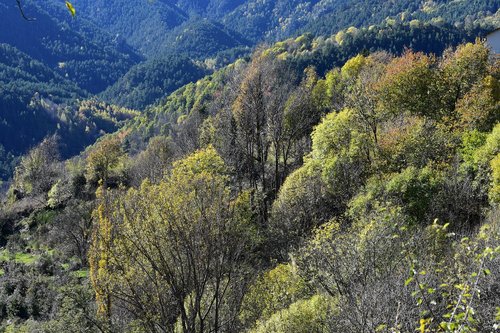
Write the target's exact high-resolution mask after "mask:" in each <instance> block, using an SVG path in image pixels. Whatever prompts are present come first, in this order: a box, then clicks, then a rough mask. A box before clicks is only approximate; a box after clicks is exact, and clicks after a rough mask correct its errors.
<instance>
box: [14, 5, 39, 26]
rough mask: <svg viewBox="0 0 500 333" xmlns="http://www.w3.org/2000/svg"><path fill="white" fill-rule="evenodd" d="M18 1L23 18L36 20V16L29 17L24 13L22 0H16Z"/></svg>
mask: <svg viewBox="0 0 500 333" xmlns="http://www.w3.org/2000/svg"><path fill="white" fill-rule="evenodd" d="M16 2H17V7H18V8H19V12H20V13H21V16H22V17H23V19H25V20H26V21H36V18H33V17H27V16H26V14H24V10H23V7H22V6H21V0H16Z"/></svg>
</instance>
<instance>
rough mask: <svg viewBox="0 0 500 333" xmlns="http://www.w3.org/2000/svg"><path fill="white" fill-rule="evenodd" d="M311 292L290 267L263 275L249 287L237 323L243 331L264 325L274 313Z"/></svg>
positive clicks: (276, 269)
mask: <svg viewBox="0 0 500 333" xmlns="http://www.w3.org/2000/svg"><path fill="white" fill-rule="evenodd" d="M309 294H310V289H309V287H308V286H307V285H306V283H305V281H304V280H302V278H301V277H300V276H299V275H298V274H297V271H296V268H294V267H293V266H292V265H291V264H280V265H278V266H276V267H275V268H273V269H271V270H269V271H267V272H265V273H264V274H262V275H261V276H259V277H258V278H257V280H256V281H255V282H254V283H253V284H252V285H251V286H250V288H249V290H248V292H247V293H246V295H245V298H244V299H243V304H242V309H241V314H240V316H239V317H240V320H241V321H242V323H243V325H244V326H246V327H251V326H253V325H254V324H255V323H256V322H257V321H260V322H265V321H267V320H268V319H269V318H270V317H271V316H272V315H273V314H274V313H276V312H278V311H281V310H283V309H286V308H287V307H288V306H290V305H291V304H292V303H294V302H296V301H298V300H300V299H302V298H305V297H307V296H309Z"/></svg>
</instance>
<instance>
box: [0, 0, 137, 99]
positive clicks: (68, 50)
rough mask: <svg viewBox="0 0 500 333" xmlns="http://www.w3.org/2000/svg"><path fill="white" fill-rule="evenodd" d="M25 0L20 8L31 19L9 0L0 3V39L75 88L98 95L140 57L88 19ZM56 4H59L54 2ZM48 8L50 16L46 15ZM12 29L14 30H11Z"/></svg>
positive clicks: (51, 6)
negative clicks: (70, 82)
mask: <svg viewBox="0 0 500 333" xmlns="http://www.w3.org/2000/svg"><path fill="white" fill-rule="evenodd" d="M40 5H41V3H38V2H27V3H25V4H24V7H25V8H24V10H25V12H26V13H27V15H29V16H30V17H32V18H35V19H36V20H35V21H26V20H24V19H23V18H22V17H21V15H20V14H19V10H18V8H17V5H16V3H15V1H14V2H13V1H10V0H1V1H0V17H1V18H2V19H1V20H0V41H1V42H2V43H5V44H9V45H11V46H13V47H15V48H17V49H18V50H20V51H21V52H23V53H25V54H27V55H28V56H30V57H31V58H33V59H35V60H38V61H39V62H41V63H43V64H44V65H46V66H48V67H50V68H51V69H52V70H53V71H55V72H56V73H58V74H59V75H61V76H63V77H65V78H66V79H68V80H70V81H72V82H74V83H76V84H77V85H78V86H79V87H80V88H81V89H84V90H86V91H88V92H90V93H98V92H100V91H102V90H104V89H105V88H106V87H108V86H109V85H110V84H112V83H114V82H115V81H116V80H118V78H120V77H121V76H122V75H123V74H125V73H126V72H127V71H128V70H129V68H130V67H132V66H133V65H134V64H136V63H137V62H139V61H140V60H141V58H140V57H139V56H138V55H137V54H136V53H134V52H133V51H132V50H131V48H130V47H126V46H125V45H124V44H120V43H118V42H114V41H113V38H112V37H111V36H110V35H108V34H107V33H105V32H104V31H103V30H100V29H98V28H97V27H95V26H94V25H92V24H91V23H88V22H85V21H82V20H80V19H79V20H78V21H74V22H73V21H72V20H71V19H70V18H69V17H68V13H67V12H66V11H65V9H64V8H62V7H60V8H58V7H53V6H56V4H54V3H53V2H47V3H44V7H43V8H44V9H42V7H39V6H40ZM59 6H60V4H59ZM48 11H51V14H49V13H48ZM13 27H15V29H16V33H12V31H11V30H12V28H13Z"/></svg>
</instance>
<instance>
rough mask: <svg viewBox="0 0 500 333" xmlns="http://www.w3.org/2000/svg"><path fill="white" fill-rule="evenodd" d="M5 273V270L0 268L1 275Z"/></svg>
mask: <svg viewBox="0 0 500 333" xmlns="http://www.w3.org/2000/svg"><path fill="white" fill-rule="evenodd" d="M4 274H5V271H4V270H3V269H1V268H0V276H3V275H4Z"/></svg>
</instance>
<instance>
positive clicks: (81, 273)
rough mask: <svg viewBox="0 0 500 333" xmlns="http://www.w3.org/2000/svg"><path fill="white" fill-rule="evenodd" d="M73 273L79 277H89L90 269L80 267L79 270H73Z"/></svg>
mask: <svg viewBox="0 0 500 333" xmlns="http://www.w3.org/2000/svg"><path fill="white" fill-rule="evenodd" d="M71 275H73V276H74V277H77V278H87V277H89V270H88V269H80V270H78V271H74V272H71Z"/></svg>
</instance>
